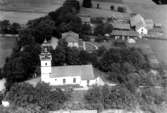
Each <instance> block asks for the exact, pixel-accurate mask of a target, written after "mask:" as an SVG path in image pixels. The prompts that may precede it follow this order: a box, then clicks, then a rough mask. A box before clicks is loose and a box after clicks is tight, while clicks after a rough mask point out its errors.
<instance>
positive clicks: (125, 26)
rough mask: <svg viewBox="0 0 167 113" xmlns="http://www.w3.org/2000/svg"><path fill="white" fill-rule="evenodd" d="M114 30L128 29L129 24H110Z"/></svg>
mask: <svg viewBox="0 0 167 113" xmlns="http://www.w3.org/2000/svg"><path fill="white" fill-rule="evenodd" d="M110 24H112V26H113V28H114V29H127V30H129V29H130V24H127V23H110Z"/></svg>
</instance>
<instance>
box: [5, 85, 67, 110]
mask: <svg viewBox="0 0 167 113" xmlns="http://www.w3.org/2000/svg"><path fill="white" fill-rule="evenodd" d="M5 99H6V100H8V101H10V102H11V103H12V104H14V105H16V106H20V107H24V108H27V107H29V105H37V106H39V107H40V109H41V110H58V109H60V108H61V106H62V105H63V103H64V102H65V101H67V100H68V95H66V93H65V92H63V91H61V90H60V89H56V90H54V91H52V90H51V87H49V86H48V85H47V84H44V83H39V84H37V86H36V87H33V86H32V85H29V84H26V83H21V84H14V85H13V86H12V87H11V88H10V90H9V91H8V92H7V94H6V96H5Z"/></svg>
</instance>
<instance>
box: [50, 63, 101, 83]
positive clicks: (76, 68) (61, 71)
mask: <svg viewBox="0 0 167 113" xmlns="http://www.w3.org/2000/svg"><path fill="white" fill-rule="evenodd" d="M72 76H80V77H81V79H82V80H93V79H95V78H96V77H97V76H98V75H97V74H95V70H94V68H93V66H92V65H70V66H56V67H52V74H51V75H50V77H51V78H57V77H72Z"/></svg>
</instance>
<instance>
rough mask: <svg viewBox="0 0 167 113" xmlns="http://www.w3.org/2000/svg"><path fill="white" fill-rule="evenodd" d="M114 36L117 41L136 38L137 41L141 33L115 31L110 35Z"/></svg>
mask: <svg viewBox="0 0 167 113" xmlns="http://www.w3.org/2000/svg"><path fill="white" fill-rule="evenodd" d="M110 35H111V36H113V37H114V38H115V39H122V40H125V39H129V38H134V39H137V38H138V37H139V33H138V32H136V31H132V30H130V31H125V30H113V31H112V33H111V34H110Z"/></svg>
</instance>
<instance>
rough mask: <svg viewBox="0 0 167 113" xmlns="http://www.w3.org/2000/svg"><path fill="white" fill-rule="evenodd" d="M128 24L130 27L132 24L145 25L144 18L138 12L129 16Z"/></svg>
mask: <svg viewBox="0 0 167 113" xmlns="http://www.w3.org/2000/svg"><path fill="white" fill-rule="evenodd" d="M130 24H131V26H132V27H133V26H138V25H140V26H141V25H142V26H145V20H144V18H143V17H142V16H141V15H140V14H137V15H135V16H132V17H131V18H130Z"/></svg>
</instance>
